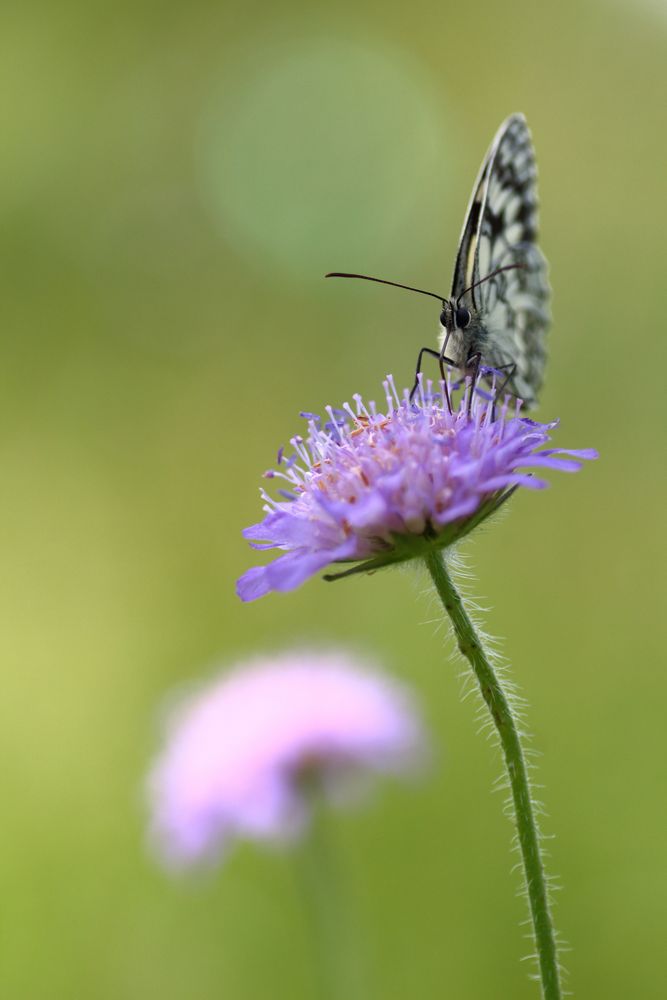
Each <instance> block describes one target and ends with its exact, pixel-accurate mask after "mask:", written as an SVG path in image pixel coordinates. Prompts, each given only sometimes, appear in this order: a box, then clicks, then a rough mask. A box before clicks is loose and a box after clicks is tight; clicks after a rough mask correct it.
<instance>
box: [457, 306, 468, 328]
mask: <svg viewBox="0 0 667 1000" xmlns="http://www.w3.org/2000/svg"><path fill="white" fill-rule="evenodd" d="M469 323H470V310H469V309H466V307H465V306H459V308H458V309H457V310H456V325H457V327H458V328H459V330H465V328H466V327H467V326H468V325H469Z"/></svg>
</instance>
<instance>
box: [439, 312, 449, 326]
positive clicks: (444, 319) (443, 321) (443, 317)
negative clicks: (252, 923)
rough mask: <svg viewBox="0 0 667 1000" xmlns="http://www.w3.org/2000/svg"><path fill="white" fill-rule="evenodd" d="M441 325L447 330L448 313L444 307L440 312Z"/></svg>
mask: <svg viewBox="0 0 667 1000" xmlns="http://www.w3.org/2000/svg"><path fill="white" fill-rule="evenodd" d="M440 325H441V326H444V328H445V330H446V329H447V313H446V312H445V310H444V309H443V310H442V312H441V313H440Z"/></svg>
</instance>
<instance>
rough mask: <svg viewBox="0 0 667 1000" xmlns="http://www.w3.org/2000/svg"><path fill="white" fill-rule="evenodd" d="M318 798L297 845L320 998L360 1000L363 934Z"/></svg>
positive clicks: (297, 859)
mask: <svg viewBox="0 0 667 1000" xmlns="http://www.w3.org/2000/svg"><path fill="white" fill-rule="evenodd" d="M319 806H320V803H317V805H316V806H315V808H314V809H313V818H312V826H311V829H310V830H309V831H308V833H307V834H306V836H305V837H304V838H303V841H302V843H301V844H300V845H299V846H298V847H297V849H296V850H295V862H296V875H297V880H298V883H299V889H300V893H301V897H302V900H303V904H304V907H305V914H306V919H307V921H308V928H309V933H310V935H311V940H312V947H313V954H314V961H315V968H316V973H317V979H318V990H317V995H318V997H319V998H320V1000H355V998H359V997H360V996H362V995H363V991H362V988H361V987H362V984H361V969H360V967H359V952H358V948H357V945H358V941H359V938H358V936H357V935H356V934H355V933H354V928H353V920H352V915H351V914H350V912H349V907H348V906H347V905H346V903H347V900H346V899H345V900H344V899H343V895H344V893H343V890H344V886H343V884H342V876H341V872H340V870H339V866H338V864H337V863H336V862H337V860H338V858H337V857H335V856H334V855H335V852H334V850H333V848H332V845H331V843H330V838H329V836H328V834H329V833H330V831H329V829H328V828H327V823H326V819H327V818H326V816H325V815H323V810H322V809H321V808H319Z"/></svg>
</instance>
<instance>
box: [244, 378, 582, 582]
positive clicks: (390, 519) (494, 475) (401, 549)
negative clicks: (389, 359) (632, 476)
mask: <svg viewBox="0 0 667 1000" xmlns="http://www.w3.org/2000/svg"><path fill="white" fill-rule="evenodd" d="M384 388H385V394H386V410H385V412H381V411H379V410H378V409H377V407H376V406H375V404H374V403H370V404H369V405H368V406H366V405H365V404H364V402H363V400H362V399H361V397H360V396H358V395H357V396H355V397H354V401H355V407H354V408H353V407H351V406H350V405H349V404H347V403H346V404H345V405H344V407H343V409H342V410H333V409H332V408H331V407H328V408H327V413H328V416H329V420H328V422H327V423H326V424H325V425H324V426H323V425H322V423H321V421H320V420H319V418H317V417H314V416H313V415H312V414H303V416H304V417H305V418H306V419H307V420H308V434H307V437H306V438H305V439H304V438H302V437H298V436H297V437H294V438H292V441H291V444H292V449H293V451H292V454H291V455H290V456H289V457H287V458H286V457H285V455H284V453H283V450H282V449H281V450H280V451H279V453H278V462H277V465H278V468H277V469H276V470H275V471H271V472H267V473H266V474H265V475H266V477H267V478H269V479H276V478H280V479H282V480H283V481H284V482H285V483H286V485H287V487H288V489H286V490H285V489H282V490H280V491H279V494H280V499H279V500H276V499H274V498H272V497H271V496H269V495H268V494H267V492H266V491H265V490H262V497H263V499H264V501H265V506H264V510H265V511H266V517H265V518H264V520H263V521H261V522H260V523H259V524H255V525H253V526H252V527H250V528H246V529H245V531H244V532H243V534H244V537H245V538H248V539H251V540H252V541H251V544H252V545H253V548H256V549H271V548H279V549H282V550H285V552H286V554H285V555H282V556H280V557H279V558H278V559H276V560H274V561H273V562H272V563H270V564H269V565H267V566H262V567H254V568H253V569H250V570H248V572H247V573H245V574H244V575H243V576H242V577H241V579H240V580H239V581H238V584H237V592H238V594H239V596H240V597H241V599H242V600H244V601H252V600H254V599H256V598H258V597H262V596H263V595H264V594H267V593H269V591H272V590H278V591H285V590H292V589H294V588H295V587H297V586H299V584H301V583H303V582H304V580H306V579H308V577H310V576H313V575H314V574H315V573H317V572H318V571H319V570H321V569H322V568H323V567H325V566H327V565H329V564H330V563H337V562H351V561H352V562H354V561H359V560H364V562H363V564H362V566H361V567H356V568H355V569H353V570H348V571H347V572H348V573H349V572H356V571H358V570H359V569H362V570H363V569H372V568H377V567H379V566H382V565H386V564H389V563H392V562H398V561H402V560H404V559H408V558H412V557H414V556H415V555H419V554H421V553H423V552H424V551H425V548H426V547H431V546H433V545H436V546H439V547H445V546H446V545H450V544H452V543H453V542H455V541H457V540H458V539H459V538H461V537H462V536H463V535H466V534H468V532H469V531H471V530H472V528H474V527H475V526H476V525H477V524H479V523H480V522H481V521H482V520H484V518H485V517H487V516H488V515H489V514H490V513H492V512H493V511H494V510H496V509H497V508H498V507H499V506H500V504H502V503H503V502H504V500H506V499H507V497H508V496H509V495H510V494H511V493H512V492H513V491H514V490H515V489H516V488H517V487H518V486H526V487H528V488H530V489H540V488H543V487H545V486H547V485H548V484H547V483H546V482H545V481H544V480H542V479H538V478H536V477H535V476H533V475H531V474H529V473H528V471H527V470H529V469H531V468H537V467H548V468H552V469H560V470H561V471H564V472H573V471H576V470H577V469H579V468H580V463H579V462H578V461H576V460H575V459H583V458H595V457H596V453H595V452H594V451H592V450H590V449H586V450H580V451H568V450H564V449H553V448H551V449H545V448H544V445H545V444H546V443H547V442H548V441H549V434H550V431H552V430H553V429H554V428H555V427H556V426H557V424H558V421H554V422H553V423H550V424H540V423H536V422H535V421H533V420H529V419H528V418H526V417H522V416H521V403H520V401H518V400H513V401H512V403H511V405H510V401H509V399H508V398H506V399H505V401H504V402H503V403H502V404H498V403H497V402H496V400H495V399H494V397H493V394H489V393H486V392H482V391H481V390H478V391H477V392H476V393H475V394H474V395H473V398H472V401H471V402H470V405H468V401H467V396H464V397H462V398H461V399H460V401H459V405H458V407H456V408H455V409H454V411H453V412H450V410H449V406H448V405H447V395H446V391H445V387H444V385H441V387H440V391H439V392H436V393H433V392H432V391H431V384H430V383H428V384H427V387H426V391H425V390H424V388H423V386H422V385H421V384H420V387H419V392H418V393H417V396H416V398H415V399H414V401H411V400H410V396H409V393H408V391H407V389H406V390H405V391H404V393H403V395H402V397H401V396H399V394H398V393H397V391H396V388H395V386H394V382H393V380H392V378H391V377H389V378H388V379H387V380H386V381H385V382H384ZM558 456H569V457H567V458H564V457H558ZM340 575H346V574H344V573H343V574H340Z"/></svg>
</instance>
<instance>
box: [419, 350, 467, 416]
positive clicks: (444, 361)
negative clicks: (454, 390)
mask: <svg viewBox="0 0 667 1000" xmlns="http://www.w3.org/2000/svg"><path fill="white" fill-rule="evenodd" d="M425 354H429V355H430V356H431V357H432V358H437V359H438V364H439V365H440V374H441V375H442V380H443V382H444V383H445V399H446V401H447V409H448V410H449V412H450V413H451V412H452V406H451V402H450V399H449V390H448V389H447V379H446V378H445V365H446V364H447V365H450V366H452V367H454V368H455V367H456V365H455V364H454V362H453V361H450V359H449V358H447V357H445V356H444V355H443V354H442V353H441V352H440V351H434V350H433V348H431V347H422V349H421V351H420V352H419V357H418V358H417V368H416V370H415V384H414V385H413V387H412V391H411V393H410V402H412V400H413V399H414V395H415V393H416V391H417V388H418V386H419V376H420V375H421V370H422V358H423V357H424V355H425Z"/></svg>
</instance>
